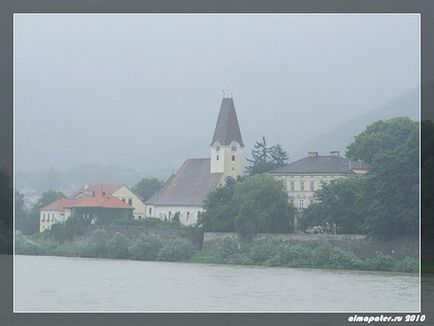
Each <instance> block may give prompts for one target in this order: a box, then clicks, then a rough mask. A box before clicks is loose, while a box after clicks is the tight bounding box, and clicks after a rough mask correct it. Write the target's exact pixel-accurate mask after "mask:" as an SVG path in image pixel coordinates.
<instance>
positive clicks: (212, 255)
mask: <svg viewBox="0 0 434 326" xmlns="http://www.w3.org/2000/svg"><path fill="white" fill-rule="evenodd" d="M15 245H16V246H15V248H16V253H17V254H23V255H26V254H27V255H50V256H68V257H89V258H114V259H133V260H147V261H182V262H200V263H215V264H236V265H261V266H280V267H307V268H327V269H347V270H369V271H394V272H417V271H418V266H419V265H418V260H417V259H416V258H412V257H406V258H403V259H396V258H394V257H391V256H388V255H384V254H382V253H381V252H378V253H377V255H376V256H375V257H372V258H359V257H357V256H356V255H354V253H352V252H349V251H345V250H342V249H340V248H337V247H334V246H332V245H330V244H327V243H323V242H319V241H318V242H316V241H312V242H307V243H305V244H303V245H300V244H291V243H267V244H251V243H243V242H238V241H236V240H231V239H227V240H225V241H223V242H222V243H221V244H220V245H219V246H218V247H216V248H215V249H213V250H208V251H201V250H196V249H194V246H193V245H192V243H191V242H190V241H188V240H185V239H165V238H162V237H159V236H157V235H143V236H141V237H139V238H137V239H133V240H132V239H128V238H127V237H126V236H124V235H122V234H120V233H117V234H115V235H114V236H109V235H108V234H107V233H106V232H105V231H101V230H97V231H94V232H93V233H92V234H91V236H90V237H89V238H86V239H85V240H83V241H80V242H71V243H65V244H59V243H57V242H55V241H53V240H51V239H47V238H43V237H39V238H38V237H35V238H28V237H27V238H25V237H23V236H22V235H17V237H16V244H15Z"/></svg>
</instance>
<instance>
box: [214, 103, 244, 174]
mask: <svg viewBox="0 0 434 326" xmlns="http://www.w3.org/2000/svg"><path fill="white" fill-rule="evenodd" d="M210 146H211V171H210V172H211V173H223V174H224V177H229V176H231V177H234V178H236V177H237V176H241V175H243V174H244V143H243V140H242V138H241V132H240V126H239V125H238V119H237V113H236V112H235V106H234V100H233V99H232V98H227V97H226V98H223V101H222V104H221V107H220V113H219V116H218V119H217V124H216V127H215V131H214V136H213V138H212V142H211V145H210Z"/></svg>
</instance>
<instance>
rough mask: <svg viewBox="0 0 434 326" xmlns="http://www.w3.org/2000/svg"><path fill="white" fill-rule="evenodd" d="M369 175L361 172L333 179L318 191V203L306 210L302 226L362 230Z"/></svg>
mask: <svg viewBox="0 0 434 326" xmlns="http://www.w3.org/2000/svg"><path fill="white" fill-rule="evenodd" d="M366 181H367V179H366V178H365V177H364V176H357V177H351V178H345V179H338V180H333V181H332V182H330V183H329V184H327V185H324V186H323V187H322V188H321V189H320V190H318V191H317V192H316V194H315V197H316V199H317V202H316V203H313V204H311V205H310V206H309V207H308V208H307V209H306V210H304V212H303V214H302V216H301V217H300V219H299V220H298V225H299V227H300V229H302V230H306V229H307V228H309V227H313V226H319V227H320V229H321V230H324V231H325V230H328V231H332V232H337V233H349V234H354V233H360V232H361V226H362V224H363V222H364V220H365V215H364V214H365V211H366V210H365V209H364V204H365V203H364V193H365V186H366Z"/></svg>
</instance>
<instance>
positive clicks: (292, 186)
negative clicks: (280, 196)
mask: <svg viewBox="0 0 434 326" xmlns="http://www.w3.org/2000/svg"><path fill="white" fill-rule="evenodd" d="M289 188H290V190H291V191H295V181H290V182H289ZM299 190H300V191H305V190H307V189H306V187H305V181H300V187H299ZM309 191H315V181H311V182H310V183H309Z"/></svg>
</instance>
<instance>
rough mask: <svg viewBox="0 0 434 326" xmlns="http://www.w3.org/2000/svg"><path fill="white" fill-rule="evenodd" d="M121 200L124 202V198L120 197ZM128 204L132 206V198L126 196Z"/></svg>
mask: <svg viewBox="0 0 434 326" xmlns="http://www.w3.org/2000/svg"><path fill="white" fill-rule="evenodd" d="M122 201H123V202H124V203H125V202H126V200H125V198H122ZM128 205H130V206H133V200H132V199H131V198H128Z"/></svg>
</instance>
